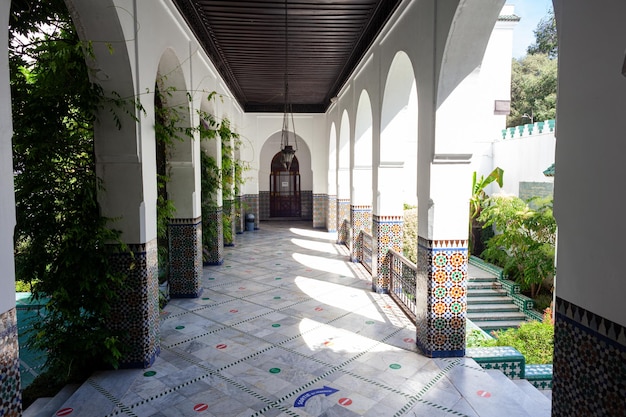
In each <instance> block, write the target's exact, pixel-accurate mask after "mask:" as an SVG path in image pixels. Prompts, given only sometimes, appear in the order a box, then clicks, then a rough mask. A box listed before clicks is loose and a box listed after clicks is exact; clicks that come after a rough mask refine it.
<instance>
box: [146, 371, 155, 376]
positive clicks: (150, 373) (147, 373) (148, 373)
mask: <svg viewBox="0 0 626 417" xmlns="http://www.w3.org/2000/svg"><path fill="white" fill-rule="evenodd" d="M155 375H156V371H148V372H144V373H143V376H155Z"/></svg>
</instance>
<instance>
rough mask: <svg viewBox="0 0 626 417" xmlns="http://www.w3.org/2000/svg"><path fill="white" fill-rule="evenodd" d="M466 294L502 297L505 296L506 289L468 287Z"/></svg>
mask: <svg viewBox="0 0 626 417" xmlns="http://www.w3.org/2000/svg"><path fill="white" fill-rule="evenodd" d="M467 295H468V297H472V296H473V297H504V296H506V291H503V290H492V289H485V288H468V289H467Z"/></svg>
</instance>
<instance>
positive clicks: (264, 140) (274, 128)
mask: <svg viewBox="0 0 626 417" xmlns="http://www.w3.org/2000/svg"><path fill="white" fill-rule="evenodd" d="M243 120H244V122H243V124H242V126H241V132H240V133H241V135H242V136H244V137H245V138H246V142H248V143H250V144H251V146H252V147H253V153H254V156H255V164H253V167H254V172H257V171H258V176H257V178H259V179H260V181H259V183H258V190H259V191H269V175H270V168H271V166H270V165H271V162H272V158H273V157H274V155H275V154H276V152H278V151H279V150H280V132H281V129H282V122H283V114H282V113H247V114H245V115H244V117H243ZM324 123H325V116H324V115H323V114H299V113H297V114H294V124H295V126H296V133H297V134H298V151H297V152H296V156H297V157H298V162H299V163H300V175H301V177H300V178H301V184H300V187H301V189H302V190H313V191H314V192H318V191H316V190H314V187H315V185H314V184H315V183H314V180H313V178H314V176H315V173H316V171H317V172H321V171H324V170H326V169H327V168H326V167H327V162H326V161H325V160H327V159H328V153H327V148H326V145H327V143H328V140H327V138H326V137H325V136H324ZM305 153H309V155H310V156H309V157H306V156H305ZM309 161H310V162H309ZM250 176H252V172H251V173H250ZM264 178H266V179H267V180H264ZM322 178H325V176H323V177H322ZM248 189H250V188H246V190H248Z"/></svg>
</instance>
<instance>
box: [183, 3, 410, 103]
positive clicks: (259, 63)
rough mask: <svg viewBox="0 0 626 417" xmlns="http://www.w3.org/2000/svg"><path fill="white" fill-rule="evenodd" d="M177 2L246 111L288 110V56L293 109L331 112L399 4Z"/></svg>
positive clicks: (290, 99) (290, 95) (290, 96)
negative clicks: (335, 97)
mask: <svg viewBox="0 0 626 417" xmlns="http://www.w3.org/2000/svg"><path fill="white" fill-rule="evenodd" d="M173 1H174V3H175V4H176V6H177V7H178V9H179V10H180V12H181V13H182V14H183V16H184V17H185V19H186V20H187V22H188V23H189V25H190V27H191V28H192V29H193V31H194V33H195V34H196V36H197V38H198V39H199V41H200V42H201V44H202V46H203V48H204V50H205V51H206V53H207V54H208V55H209V56H210V57H211V59H212V60H213V62H214V63H215V65H216V67H217V70H218V71H219V72H220V75H221V76H222V77H223V78H224V80H225V81H226V83H227V84H228V86H229V88H230V89H231V90H232V91H233V93H234V95H235V98H236V99H237V101H238V102H239V103H240V105H241V106H242V107H243V108H244V110H245V111H261V112H282V111H283V108H284V102H285V94H284V85H285V68H286V66H285V63H286V61H287V62H288V65H287V66H288V70H287V72H288V79H289V101H290V102H291V103H292V108H293V111H294V112H314V113H316V112H324V111H326V109H327V108H328V106H329V105H330V99H331V97H334V96H335V95H337V93H338V92H339V89H340V88H341V87H342V86H343V84H344V83H345V81H346V79H347V77H348V76H349V75H350V73H351V72H352V70H353V69H354V67H355V66H356V65H357V63H358V62H359V60H360V59H361V58H362V56H363V54H364V53H365V52H366V50H367V48H368V47H369V46H370V44H371V43H372V41H373V40H374V39H375V37H376V35H377V34H378V33H379V31H380V29H381V28H382V26H383V25H384V24H385V23H386V21H387V19H388V18H389V16H390V15H391V14H392V13H393V11H394V10H395V8H396V7H397V5H398V3H399V2H400V0H308V1H304V0H287V2H285V1H284V0H258V1H242V0H221V1H218V0H173ZM285 14H286V16H287V25H285ZM286 27H287V28H288V31H286V29H285V28H286ZM286 34H287V35H288V36H286ZM286 37H287V38H288V44H289V48H288V51H289V54H288V60H286V54H285V51H286Z"/></svg>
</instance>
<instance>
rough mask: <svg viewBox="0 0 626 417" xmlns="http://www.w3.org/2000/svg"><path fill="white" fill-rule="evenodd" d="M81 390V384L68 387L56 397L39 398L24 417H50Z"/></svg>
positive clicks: (23, 414)
mask: <svg viewBox="0 0 626 417" xmlns="http://www.w3.org/2000/svg"><path fill="white" fill-rule="evenodd" d="M78 388H80V385H79V384H69V385H66V386H65V387H63V388H62V389H61V391H59V392H58V393H57V394H56V395H55V396H54V397H45V398H38V399H37V400H36V401H35V402H33V403H32V404H31V405H30V407H28V408H27V409H26V410H24V412H23V413H22V417H50V416H53V415H54V414H55V413H56V412H57V410H58V409H59V408H60V407H61V405H63V403H65V401H67V399H68V398H70V397H71V396H72V395H73V394H74V393H75V392H76V390H78Z"/></svg>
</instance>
